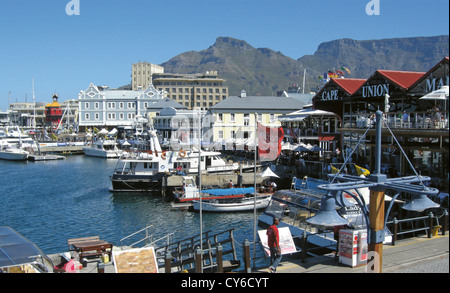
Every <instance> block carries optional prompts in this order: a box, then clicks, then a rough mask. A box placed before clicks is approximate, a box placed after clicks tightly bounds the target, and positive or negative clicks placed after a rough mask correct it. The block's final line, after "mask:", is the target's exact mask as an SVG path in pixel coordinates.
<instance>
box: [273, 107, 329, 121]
mask: <svg viewBox="0 0 450 293" xmlns="http://www.w3.org/2000/svg"><path fill="white" fill-rule="evenodd" d="M335 115H336V114H334V113H332V112H328V111H323V110H317V109H311V108H308V109H303V110H299V111H295V112H292V113H289V114H285V115H281V116H278V118H277V119H278V121H280V122H301V121H303V120H304V119H305V118H308V117H310V116H335Z"/></svg>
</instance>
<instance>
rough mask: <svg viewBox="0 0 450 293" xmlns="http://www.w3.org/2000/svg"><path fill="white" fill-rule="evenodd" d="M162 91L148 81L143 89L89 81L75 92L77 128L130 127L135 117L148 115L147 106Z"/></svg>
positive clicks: (157, 97) (159, 96)
mask: <svg viewBox="0 0 450 293" xmlns="http://www.w3.org/2000/svg"><path fill="white" fill-rule="evenodd" d="M162 98H163V96H162V94H161V93H160V92H159V91H157V90H156V89H155V88H154V87H153V86H152V85H151V84H150V85H149V86H148V87H147V88H146V89H143V90H137V91H133V90H131V91H130V90H115V89H109V88H108V87H105V86H96V85H94V84H92V83H91V84H90V85H89V87H88V88H87V89H86V90H85V91H81V92H80V94H79V95H78V99H79V128H80V130H84V129H86V128H87V127H97V128H98V127H105V128H114V127H120V126H123V127H126V126H130V127H132V126H133V123H134V121H135V118H136V116H138V115H140V116H141V117H147V108H148V107H149V106H150V105H151V104H152V103H154V102H157V101H160V100H161V99H162Z"/></svg>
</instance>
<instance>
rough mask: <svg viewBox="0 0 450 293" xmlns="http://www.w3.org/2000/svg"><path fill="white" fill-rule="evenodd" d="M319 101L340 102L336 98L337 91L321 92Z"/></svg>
mask: <svg viewBox="0 0 450 293" xmlns="http://www.w3.org/2000/svg"><path fill="white" fill-rule="evenodd" d="M321 100H322V101H324V102H325V101H337V100H340V99H339V96H338V90H332V91H323V93H322V98H321Z"/></svg>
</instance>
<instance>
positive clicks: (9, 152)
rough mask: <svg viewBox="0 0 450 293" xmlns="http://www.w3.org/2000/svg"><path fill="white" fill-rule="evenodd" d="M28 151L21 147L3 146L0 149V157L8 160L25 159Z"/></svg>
mask: <svg viewBox="0 0 450 293" xmlns="http://www.w3.org/2000/svg"><path fill="white" fill-rule="evenodd" d="M29 155H30V152H28V151H26V150H24V149H22V148H4V149H2V150H0V159H2V160H8V161H26V160H28V156H29Z"/></svg>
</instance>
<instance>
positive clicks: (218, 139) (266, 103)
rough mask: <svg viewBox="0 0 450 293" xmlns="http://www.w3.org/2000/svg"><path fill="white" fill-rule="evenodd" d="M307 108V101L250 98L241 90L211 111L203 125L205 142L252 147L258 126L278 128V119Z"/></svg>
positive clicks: (237, 147) (267, 97)
mask: <svg viewBox="0 0 450 293" xmlns="http://www.w3.org/2000/svg"><path fill="white" fill-rule="evenodd" d="M304 105H305V102H304V101H300V100H297V99H294V98H291V97H274V96H247V95H246V93H245V91H242V92H241V95H240V96H231V97H229V98H227V99H226V100H224V101H222V102H220V103H218V104H216V105H214V106H212V107H211V108H210V109H209V110H208V112H207V115H206V116H207V117H206V118H205V119H206V123H205V122H203V130H204V131H203V132H204V135H205V134H207V137H206V138H205V137H204V138H203V139H204V140H206V139H207V140H209V141H210V142H212V143H214V144H216V145H217V144H222V145H223V146H225V147H227V148H229V147H230V146H231V147H233V148H236V149H239V148H241V149H244V148H245V146H246V145H247V146H251V145H252V144H253V142H254V140H255V134H256V129H257V123H260V124H262V125H264V126H266V127H279V126H281V123H280V122H279V121H278V119H277V117H278V116H280V115H283V114H288V113H291V112H293V111H295V110H298V109H302V107H303V106H304ZM208 121H210V122H208Z"/></svg>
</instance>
